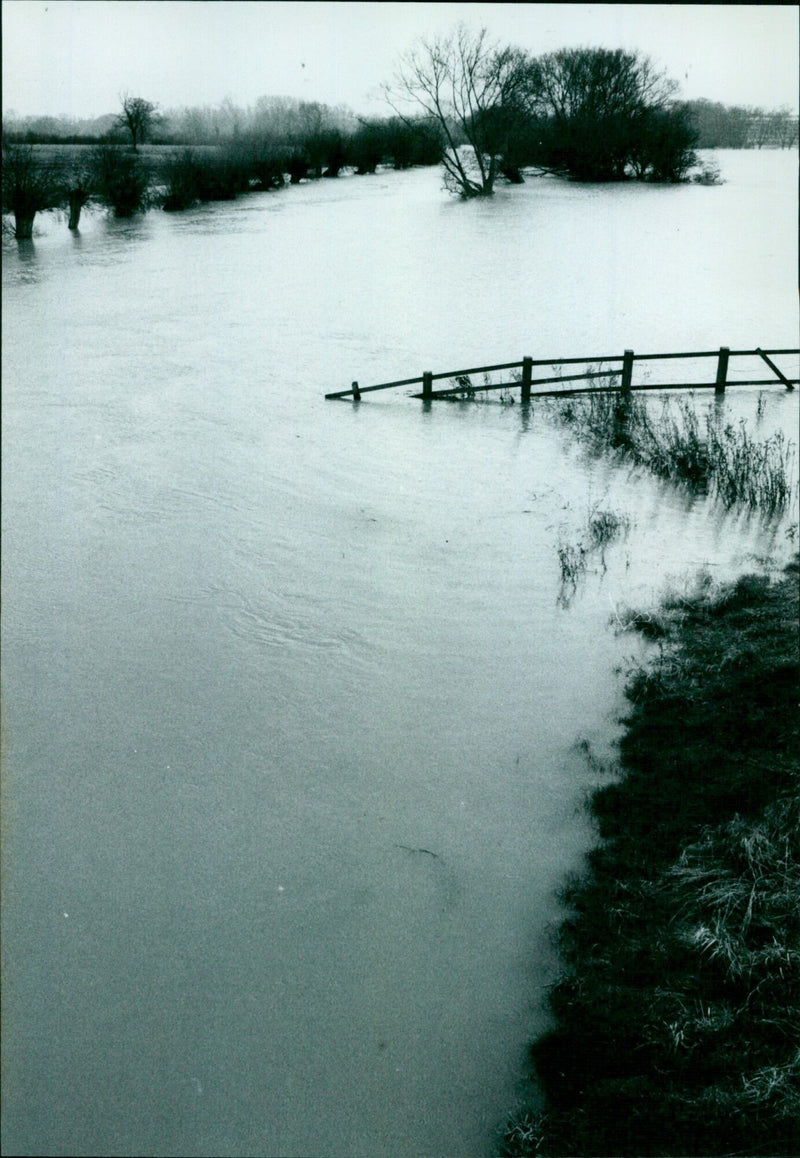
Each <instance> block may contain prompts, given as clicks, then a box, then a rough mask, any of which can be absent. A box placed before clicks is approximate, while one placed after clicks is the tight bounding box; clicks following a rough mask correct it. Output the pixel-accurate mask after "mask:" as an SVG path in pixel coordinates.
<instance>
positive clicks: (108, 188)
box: [92, 145, 150, 217]
mask: <svg viewBox="0 0 800 1158" xmlns="http://www.w3.org/2000/svg"><path fill="white" fill-rule="evenodd" d="M92 183H93V187H94V188H95V189H96V191H97V198H98V200H99V201H100V203H101V204H103V205H106V206H107V207H108V208H109V209H113V210H114V216H115V217H132V216H133V214H134V213H140V212H142V211H143V210H144V209H146V208H147V194H148V190H149V186H150V172H149V170H148V168H147V166H146V165H144V164H143V163H142V161H141V160H140V158H138V157H135V156H133V155H132V154H131V153H128V152H126V151H125V150H124V149H123V148H122V147H121V146H119V145H98V146H97V147H96V148H95V149H93V150H92Z"/></svg>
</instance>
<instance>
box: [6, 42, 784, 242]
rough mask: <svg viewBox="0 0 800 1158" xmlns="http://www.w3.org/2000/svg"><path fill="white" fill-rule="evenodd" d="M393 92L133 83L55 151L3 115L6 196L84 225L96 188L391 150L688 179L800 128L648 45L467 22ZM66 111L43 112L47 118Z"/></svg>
mask: <svg viewBox="0 0 800 1158" xmlns="http://www.w3.org/2000/svg"><path fill="white" fill-rule="evenodd" d="M384 96H385V98H386V100H387V102H388V105H389V106H390V108H391V109H392V113H393V115H390V116H387V117H383V118H359V117H356V116H355V115H354V114H353V113H352V112H351V111H350V110H348V109H346V108H345V107H344V106H339V107H336V108H331V107H330V106H327V105H323V104H320V103H318V102H313V101H300V100H295V99H292V98H287V97H262V98H261V99H260V100H258V101H257V102H256V104H255V105H254V106H253V107H252V108H249V109H241V108H238V107H237V106H236V105H234V104H233V102H232V101H230V100H227V99H226V100H225V101H223V102H222V104H221V105H219V106H218V107H217V108H208V107H205V108H192V109H184V110H179V111H177V112H176V111H172V112H170V113H162V112H161V111H160V110H159V108H158V106H157V105H156V104H155V103H153V102H151V101H149V100H147V99H145V98H143V97H139V96H131V95H130V94H127V93H125V94H123V95H122V96H121V98H120V101H121V109H120V112H118V113H117V114H116V115H115V116H113V117H107V118H101V119H100V120H98V121H95V122H92V123H91V124H93V125H94V127H95V129H96V130H98V131H99V132H101V139H100V140H96V139H95V140H96V143H95V144H94V145H93V147H91V148H90V149H89V150H87V151H86V152H84V151H83V150H76V151H75V152H74V153H71V154H68V156H67V160H66V161H62V162H61V163H55V162H54V161H53V159H52V158H49V159H48V157H47V155H46V153H45V151H44V150H40V149H37V148H36V145H37V143H39V142H40V140H41V137H43V136H45V135H46V134H44V133H42V134H37V133H36V131H35V130H34V127H33V126H34V125H36V124H37V123H39V122H28V123H27V127H25V123H24V122H20V121H19V120H15V119H13V118H7V120H6V122H5V124H4V128H3V212H4V213H7V214H12V215H13V217H14V221H15V235H16V237H17V238H20V239H25V238H29V237H30V236H31V235H32V229H33V220H34V217H35V215H36V213H37V212H40V211H42V210H46V209H51V208H56V207H63V208H67V209H68V210H69V227H70V228H71V229H76V228H77V227H78V222H79V219H80V214H81V209H82V208H83V206H85V205H87V204H89V203H90V202H95V203H98V204H101V205H105V206H108V207H109V208H110V209H111V210H112V211H113V212H114V213H115V214H116V215H117V216H128V215H130V214H131V213H135V212H137V211H140V210H142V209H145V208H148V207H150V206H151V205H153V204H160V205H161V206H162V207H163V208H164V209H167V210H179V209H185V208H188V207H190V206H191V205H195V204H198V203H199V202H203V201H211V200H222V199H230V198H233V197H236V196H237V195H238V194H239V193H242V192H246V191H248V190H252V189H262V190H268V189H275V188H279V187H280V186H282V185H284V184H286V183H287V182H288V183H290V184H297V183H298V182H300V181H303V180H308V179H315V178H322V177H336V176H338V175H339V173H340V172H341V171H342V170H343V169H345V168H351V169H352V170H354V171H355V172H356V173H357V174H367V173H374V172H375V170H376V169H377V167H378V166H379V165H382V164H384V165H385V164H390V165H393V166H394V167H395V168H397V169H404V168H408V167H410V166H413V165H432V164H436V163H441V164H442V166H443V170H444V180H445V185H446V187H447V188H448V189H449V190H450V191H451V192H452V193H454V194H456V195H458V196H459V197H462V198H468V197H475V196H486V195H489V194H491V193H492V192H493V190H494V187H495V185H496V183H497V181H498V180H502V181H505V182H510V183H514V184H518V183H521V182H522V181H523V180H524V171H525V170H526V169H531V168H532V169H535V170H536V171H538V172H549V173H554V174H558V175H560V176H564V177H569V178H572V179H574V180H582V181H622V180H643V181H655V182H678V181H684V180H686V179H687V176H688V174H689V172H690V170H691V169H692V168H693V167H694V166H696V165H697V156H696V152H695V150H696V148H697V147H698V146H701V147H702V146H705V147H714V146H718V147H745V146H754V147H763V146H768V145H774V144H780V145H782V146H784V147H786V146H787V145H789V144H791V143H792V142H796V139H797V134H796V122H797V118H796V117H792V116H791V114H789V113H788V111H787V110H777V111H776V112H775V113H774V114H767V113H765V112H764V111H763V110H752V109H750V110H738V109H736V108H735V107H729V106H724V105H717V104H714V103H713V102H710V101H694V102H681V101H679V100H678V99H677V85H676V83H675V82H674V81H673V80H671V79H670V78H669V77H667V76H666V75H665V74H664V73H663V72H661V71H660V70H659V69H657V68H656V67H655V66H654V65H653V63H652V62H651V61H650V60H649V59H648V58H647V57H645V56H643V55H642V54H640V53H638V52H628V51H624V50H622V49H616V50H610V49H600V48H574V49H565V50H562V51H560V52H554V53H548V54H545V55H543V56H538V57H535V56H532V55H531V54H529V53H527V52H525V51H523V50H522V49H519V48H515V47H513V46H507V45H500V44H498V43H496V42H493V41H491V40H490V38H489V35H488V33H487V32H486V30H485V29H481V30H479V31H471V30H469V29H468V28H466V27H465V26H464V25H458V26H457V27H456V28H455V29H453V30H452V31H451V32H450V33H449V34H448V35H446V36H442V37H439V38H437V39H434V40H420V41H418V42H417V43H416V44H415V45H414V46H413V47H412V48H411V49H410V50H409V51H408V52H407V53H405V54H404V56H402V57H401V58H400V60H399V63H398V68H397V72H396V74H395V76H394V77H393V79H392V80H391V81H389V82H388V83H387V84H386V85H385V86H384ZM58 124H59V122H52V120H51V119H47V126H48V127H49V128H50V129H53V127H54V125H55V126H57V125H58ZM64 127H67V126H65V125H64V124H63V123H62V128H64ZM71 127H72V128H73V129H75V128H81V127H83V128H85V127H86V125H82V126H81V125H77V126H76V125H74V124H73V125H72V126H71ZM40 128H42V129H44V128H45V125H44V124H41V123H40ZM793 133H794V135H792V134H793ZM70 138H71V139H80V140H91V139H92V138H91V137H88V138H86V137H83V136H82V135H81V134H79V133H75V134H69V135H68V139H70ZM49 139H51V140H52V139H53V137H50V138H49ZM56 139H58V138H56ZM60 139H61V140H62V141H63V140H64V138H63V137H62V138H60ZM148 141H149V142H153V143H155V142H159V143H162V144H167V143H169V144H171V145H172V146H173V147H172V149H171V150H164V151H163V154H162V156H161V157H160V158H159V159H158V160H157V161H155V160H154V159H153V155H152V154H149V155H148V159H147V160H145V159H144V158H143V156H142V155H141V154H140V152H139V146H140V145H142V144H144V143H145V142H148ZM123 142H124V143H123ZM126 146H127V147H126Z"/></svg>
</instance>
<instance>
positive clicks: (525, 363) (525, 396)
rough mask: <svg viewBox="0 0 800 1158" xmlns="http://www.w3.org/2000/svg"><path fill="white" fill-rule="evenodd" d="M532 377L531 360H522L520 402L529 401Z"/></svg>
mask: <svg viewBox="0 0 800 1158" xmlns="http://www.w3.org/2000/svg"><path fill="white" fill-rule="evenodd" d="M532 377H533V358H523V359H522V393H521V394H520V399H519V400H520V402H530V400H531V378H532Z"/></svg>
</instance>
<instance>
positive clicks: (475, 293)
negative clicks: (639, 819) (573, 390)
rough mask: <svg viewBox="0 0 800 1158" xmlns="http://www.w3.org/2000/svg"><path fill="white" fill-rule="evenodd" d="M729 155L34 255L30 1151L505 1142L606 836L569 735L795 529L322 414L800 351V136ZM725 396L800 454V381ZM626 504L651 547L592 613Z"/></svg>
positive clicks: (278, 207)
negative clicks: (469, 370)
mask: <svg viewBox="0 0 800 1158" xmlns="http://www.w3.org/2000/svg"><path fill="white" fill-rule="evenodd" d="M718 159H719V161H720V163H721V168H722V171H723V176H724V177H725V178H726V183H725V184H724V185H721V186H719V187H701V186H675V187H642V186H633V185H631V186H624V187H614V186H608V187H592V186H581V185H576V184H569V183H566V182H563V181H559V180H556V179H552V178H537V179H530V180H529V181H528V182H527V183H526V184H525V185H524V186H523V187H520V188H513V189H504V190H500V191H499V192H498V194H497V195H496V197H495V198H494V199H493V200H492V201H491V202H485V203H480V202H474V203H468V204H461V203H457V202H453V201H451V200H450V199H449V198H448V197H447V196H446V194H444V193H443V192H442V190H441V187H440V186H441V180H440V175H439V173H438V172H437V171H436V170H434V169H425V170H418V171H412V172H407V173H400V174H395V173H379V174H377V175H376V176H374V177H365V178H354V177H353V178H350V177H347V178H342V179H339V180H338V181H323V182H317V183H313V184H307V185H303V186H299V187H295V188H291V189H286V190H283V191H281V192H279V193H272V194H253V195H251V196H249V197H247V198H242V199H240V200H239V201H236V202H233V203H230V204H224V205H216V206H206V207H201V208H198V209H196V210H192V211H190V212H186V213H183V214H180V215H172V216H169V215H167V214H164V213H161V212H155V211H154V212H151V213H149V214H148V215H146V216H145V217H142V218H135V219H132V220H130V221H127V222H120V221H114V220H109V219H107V218H105V217H103V216H100V215H91V214H89V215H87V216H86V217H85V219H84V221H82V228H81V232H80V234H79V235H77V236H74V237H73V236H71V235H70V234H69V232H68V231H67V229H66V225H65V223H64V221H63V220H62V221H59V220H57V219H55V218H50V217H49V216H44V217H42V218H39V219H37V221H38V222H39V228H38V236H35V238H34V241H33V243H31V244H27V245H20V246H19V247H17V245H16V244H15V243H11V244H5V246H4V270H3V289H4V308H3V360H4V471H3V473H4V491H5V501H4V559H3V563H4V566H3V584H4V600H3V606H4V612H3V631H4V648H3V691H4V730H5V733H6V739H5V752H4V757H5V760H4V805H5V816H6V820H5V824H6V837H5V871H4V891H5V896H4V908H5V917H4V924H5V929H4V944H5V964H4V982H5V999H4V1005H5V1026H4V1039H5V1040H4V1044H5V1048H6V1050H7V1059H8V1060H7V1063H6V1077H5V1110H4V1118H5V1125H4V1131H5V1147H6V1149H7V1151H8V1152H9V1153H25V1154H41V1155H45V1154H47V1155H56V1154H65V1155H66V1154H85V1155H90V1154H120V1155H122V1154H126V1155H127V1154H131V1155H133V1154H136V1155H144V1154H152V1155H211V1154H213V1155H232V1156H238V1155H242V1156H244V1155H287V1156H288V1155H297V1156H300V1155H310V1154H314V1155H320V1156H323V1158H356V1156H364V1158H367V1156H369V1158H378V1156H381V1155H386V1156H387V1158H388V1156H391V1158H404V1156H409V1158H410V1156H412V1155H428V1156H440V1158H444V1156H448V1155H455V1154H459V1155H462V1156H464V1158H469V1156H475V1158H477V1156H479V1155H485V1154H487V1153H489V1152H490V1149H491V1145H492V1139H493V1136H494V1132H495V1131H496V1129H497V1127H498V1125H500V1124H501V1123H502V1120H503V1118H504V1117H505V1114H506V1113H507V1111H508V1110H509V1109H510V1108H511V1106H512V1105H513V1103H514V1101H515V1099H516V1096H517V1092H518V1087H519V1082H520V1080H521V1077H522V1075H523V1073H524V1057H525V1045H526V1043H527V1042H528V1041H529V1040H530V1038H531V1037H533V1036H534V1035H535V1034H536V1033H537V1032H538V1030H540V1029H541V1028H542V1027H543V1025H544V1015H543V1012H542V1010H541V1008H540V1004H539V999H540V995H541V994H543V991H544V988H545V987H546V986H547V985H548V984H549V983H550V982H551V981H552V979H553V977H554V972H555V969H556V962H555V958H554V955H553V953H552V950H551V948H550V946H549V942H548V927H549V925H550V923H552V922H553V921H555V920H556V919H557V917H558V908H557V905H556V902H555V899H554V890H555V889H556V888H557V886H558V885H559V883H560V882H561V880H562V879H563V876H564V874H565V873H566V872H568V871H570V870H571V869H573V868H575V866H576V865H577V864H578V863H579V861H580V857H581V855H582V852H583V850H584V849H585V847H586V846H587V843H588V842H589V841H590V840H591V833H590V831H589V828H588V825H587V822H586V821H585V819H584V817H583V813H582V802H583V799H584V795H585V792H586V790H587V787H588V786H589V785H590V784H591V783H592V772H591V770H590V768H589V767H588V766H587V764H586V761H585V758H584V755H583V754H582V751H581V743H582V741H588V742H589V743H590V744H591V745H592V746H593V748H594V749H595V750H596V751H597V752H598V753H600V754H603V753H604V752H606V751H607V750H608V749H609V746H610V745H611V744H612V743H613V740H614V737H615V736H616V734H617V731H618V722H617V721H618V716H619V713H620V711H621V709H622V706H623V703H622V695H621V688H622V682H623V678H624V670H625V667H626V664H627V663H628V662H629V659H630V657H631V656H632V655H633V654H634V653H635V652H636V650H637V649H638V648H640V647H641V646H642V645H641V644H639V643H636V642H635V641H634V640H632V639H631V638H630V637H627V636H619V635H617V634H615V633H614V630H613V625H611V626H610V621H613V617H614V612H615V610H616V609H618V608H621V607H623V606H628V605H630V604H634V605H641V604H647V603H650V602H652V601H653V600H654V599H655V598H656V597H657V595H658V593H659V592H660V591H661V590H662V588H663V585H664V584H665V583H666V582H667V581H669V580H674V581H677V582H680V581H682V579H683V577H685V576H690V575H691V574H693V573H694V572H695V571H696V570H697V569H698V568H700V567H707V568H708V569H709V570H710V571H711V572H712V574H713V575H715V576H719V577H720V578H723V577H726V576H728V575H731V574H734V573H737V572H738V571H739V570H741V569H742V568H744V567H747V566H752V565H753V562H754V560H755V559H763V558H764V557H766V556H771V557H773V558H774V559H775V560H776V562H782V561H783V560H785V559H786V558H788V557H789V555H790V553H791V551H792V550H793V547H794V544H795V542H796V540H794V539H793V538H792V530H793V526H794V524H793V517H792V512H787V514H786V516H785V517H784V518H782V519H781V518H773V519H771V520H765V519H760V518H758V517H757V516H755V515H749V516H748V515H745V514H742V513H726V512H725V511H724V510H722V509H721V508H720V507H719V506H718V505H715V504H714V503H713V502H711V501H710V500H708V499H705V498H696V497H692V496H691V495H689V494H687V493H685V492H682V491H681V490H679V489H676V488H675V487H673V486H671V485H669V484H666V483H664V482H660V481H658V480H657V479H654V478H652V477H650V476H649V475H647V474H646V473H644V472H641V471H632V470H631V469H630V468H628V467H625V466H623V465H620V464H615V463H613V462H612V461H610V460H609V459H596V458H592V457H591V456H589V455H587V453H586V452H585V450H583V449H582V448H581V447H580V446H579V445H578V444H577V443H576V442H575V441H574V440H573V439H572V438H571V437H570V434H569V431H568V430H566V429H564V428H563V427H562V426H560V425H559V424H558V423H556V422H555V421H554V420H553V417H552V413H551V408H550V407H549V406H548V405H546V404H545V403H543V402H536V403H534V404H533V406H532V407H531V408H522V407H520V406H519V405H518V404H515V405H513V406H512V405H505V406H504V405H500V404H498V403H496V402H495V403H484V404H474V403H473V404H453V403H435V404H433V405H432V406H430V407H429V408H423V407H422V405H421V403H419V402H417V401H413V400H411V399H409V398H408V397H406V393H407V392H404V391H402V390H401V391H398V392H387V393H383V394H375V395H372V396H367V398H365V400H364V401H362V402H361V403H360V404H358V405H354V404H352V403H350V402H333V401H325V400H324V397H323V396H324V394H325V393H326V392H327V391H332V390H336V389H343V388H346V387H347V386H348V385H349V384H350V382H351V381H352V380H353V379H358V380H359V381H360V382H361V383H362V385H366V384H368V383H370V382H378V381H385V380H388V379H392V378H405V377H408V376H411V375H414V374H421V373H422V371H423V370H427V369H430V370H433V371H438V370H445V369H449V368H450V367H457V366H462V365H463V366H470V365H478V364H482V363H491V362H503V361H510V360H513V359H515V358H521V357H522V356H523V355H525V354H529V355H531V356H533V357H550V356H552V357H570V356H591V355H593V354H594V353H595V352H596V353H597V354H598V355H601V354H613V353H615V352H618V353H621V352H622V350H623V349H624V348H626V347H630V348H634V349H636V350H638V351H650V352H658V351H669V350H681V349H687V350H690V349H714V348H716V347H717V346H720V345H729V346H731V347H733V348H753V347H755V346H763V347H764V348H765V349H769V348H774V347H794V346H796V345H797V320H798V318H797V297H796V284H795V283H796V268H795V255H796V252H797V213H796V208H797V206H796V168H797V154H796V152H791V153H790V152H785V153H774V152H766V151H762V152H758V153H741V154H737V153H723V154H720V156H719V158H718ZM782 364H785V365H786V368H787V369H790V370H792V372H793V374H794V375H796V367H793V366H792V365H790V361H786V360H784V362H783V363H782ZM763 369H764V367H762V370H763ZM703 373H704V374H706V375H711V376H713V370H712V369H711V363H708V364H707V365H706V366H705V368H704V370H703ZM757 376H758V377H762V376H766V375H765V374H762V373H761V371H759V373H758V375H757ZM409 392H410V391H409ZM759 399H761V400H759ZM656 404H658V403H657V400H654V405H656ZM697 404H698V406H699V407H701V408H705V407H707V406H709V405H713V393H712V394H711V395H703V396H702V397H699V396H698V401H697ZM723 406H724V407H725V420H726V421H730V422H734V423H735V422H738V420H739V419H740V418H741V417H744V418H745V419H746V420H747V422H748V424H749V425H750V427H751V430H752V432H753V433H756V434H759V435H763V436H767V435H768V434H770V433H772V432H774V431H776V430H783V431H785V432H786V433H787V434H788V436H789V437H790V438H792V439H793V440H794V441H795V442H796V439H797V434H796V431H797V418H798V404H797V392H795V393H793V394H792V393H789V392H786V391H784V390H783V388H782V387H781V386H780V385H776V386H775V387H771V388H770V389H769V391H766V392H764V393H763V394H761V395H760V394H759V391H758V390H757V389H755V388H748V387H741V388H739V390H738V391H737V390H736V389H735V388H731V389H729V390H728V392H727V394H726V396H725V401H724V403H723ZM795 464H796V459H795ZM598 508H600V509H604V510H610V511H614V512H617V513H619V514H620V515H623V516H624V517H625V519H626V520H627V523H628V529H627V531H626V533H625V534H624V535H621V536H620V537H619V538H618V539H617V540H616V541H615V542H614V543H613V544H611V545H610V546H609V547H608V548H607V550H606V551H605V554H604V556H603V557H600V556H597V557H596V558H595V559H593V560H592V563H591V566H590V567H589V568H588V570H587V573H586V574H585V575H584V576H583V578H582V579H581V581H580V583H579V584H578V586H577V587H576V589H575V590H574V591H571V592H566V593H565V591H564V587H563V584H562V581H561V573H560V568H559V558H558V547H559V545H560V544H564V543H568V542H571V541H574V540H575V538H576V536H579V535H580V533H581V529H582V528H583V527H584V526H585V524H586V520H587V518H588V516H589V514H590V512H591V511H592V510H594V509H598ZM565 595H566V596H567V597H565Z"/></svg>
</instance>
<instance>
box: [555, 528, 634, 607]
mask: <svg viewBox="0 0 800 1158" xmlns="http://www.w3.org/2000/svg"><path fill="white" fill-rule="evenodd" d="M630 525H631V521H630V519H629V518H628V516H627V515H622V514H619V513H618V512H617V511H611V510H605V509H603V508H602V507H600V506H599V505H595V506H593V507H592V508H591V509H590V510H589V513H588V516H587V519H586V526H585V527H584V528H582V529H581V531H580V532H579V534H578V536H577V538H576V540H575V542H565V541H564V540H561V541H560V542H559V543H558V545H557V547H556V552H557V554H558V566H559V570H560V573H561V588H560V591H559V602H560V603H562V604H564V605H568V604H569V602H570V599H571V597H572V595H573V594H574V593H575V589H576V587H577V584H578V580H579V579H580V577H581V576H582V575H583V573H584V572H585V571H586V569H587V567H588V566H589V563H590V561H591V560H592V558H596V557H598V556H599V559H600V562H601V565H602V567H603V568H604V569H605V549H606V547H607V546H608V545H609V544H610V543H612V542H613V541H614V540H615V539H617V538H618V537H619V536H620V535H622V534H624V533H627V531H628V530H629V528H630Z"/></svg>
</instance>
